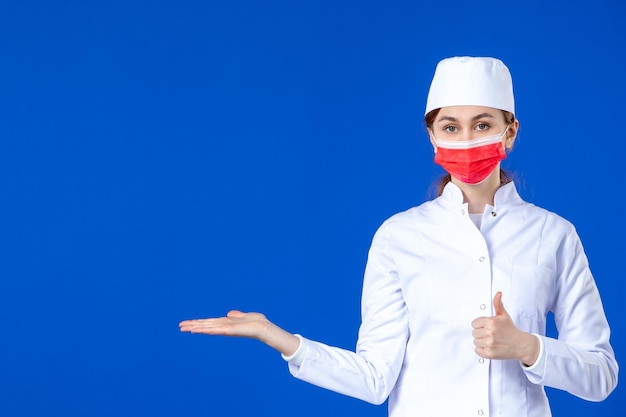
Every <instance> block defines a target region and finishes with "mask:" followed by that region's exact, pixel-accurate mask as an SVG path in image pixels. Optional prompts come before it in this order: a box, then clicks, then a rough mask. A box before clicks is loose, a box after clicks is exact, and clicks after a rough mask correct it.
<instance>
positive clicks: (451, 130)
mask: <svg viewBox="0 0 626 417" xmlns="http://www.w3.org/2000/svg"><path fill="white" fill-rule="evenodd" d="M443 130H444V131H446V132H448V133H454V132H456V126H446V127H444V128H443Z"/></svg>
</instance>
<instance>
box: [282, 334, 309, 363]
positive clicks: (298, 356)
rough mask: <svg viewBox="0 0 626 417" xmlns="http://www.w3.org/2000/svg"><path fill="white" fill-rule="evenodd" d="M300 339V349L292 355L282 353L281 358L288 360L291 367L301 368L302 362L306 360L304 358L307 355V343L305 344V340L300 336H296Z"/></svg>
mask: <svg viewBox="0 0 626 417" xmlns="http://www.w3.org/2000/svg"><path fill="white" fill-rule="evenodd" d="M294 336H296V337H297V338H298V339H300V344H299V345H298V349H296V351H295V352H294V353H293V354H292V355H291V356H285V355H283V354H282V353H281V356H282V357H283V359H284V360H286V361H287V362H288V363H289V364H290V365H294V366H300V365H301V364H302V361H303V360H304V356H305V355H306V343H304V338H303V337H302V336H300V335H299V334H295V335H294Z"/></svg>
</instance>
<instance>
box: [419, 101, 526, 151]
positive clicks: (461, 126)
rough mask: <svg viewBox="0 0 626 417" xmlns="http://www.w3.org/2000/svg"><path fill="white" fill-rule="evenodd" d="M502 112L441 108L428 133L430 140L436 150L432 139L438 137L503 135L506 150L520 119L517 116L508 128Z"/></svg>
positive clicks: (445, 138)
mask: <svg viewBox="0 0 626 417" xmlns="http://www.w3.org/2000/svg"><path fill="white" fill-rule="evenodd" d="M507 125H508V123H507V121H506V119H505V116H504V113H503V112H502V111H501V110H499V109H494V108H492V107H480V106H450V107H442V108H441V109H440V110H439V113H438V114H437V117H436V118H435V121H434V122H433V125H432V127H431V129H432V130H431V131H430V132H429V136H430V142H431V143H432V144H433V147H434V148H435V151H436V150H437V144H436V142H435V138H437V139H441V140H458V141H461V140H470V139H478V138H482V137H486V136H493V135H502V134H503V133H505V131H506V133H505V134H504V135H503V136H502V144H503V145H504V148H505V149H511V148H512V147H513V142H514V141H515V136H516V135H517V129H518V128H519V122H518V121H517V119H515V121H514V122H513V123H511V125H510V126H509V128H508V129H507Z"/></svg>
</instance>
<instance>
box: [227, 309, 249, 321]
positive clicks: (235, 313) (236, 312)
mask: <svg viewBox="0 0 626 417" xmlns="http://www.w3.org/2000/svg"><path fill="white" fill-rule="evenodd" d="M242 316H245V313H243V312H241V311H239V310H231V311H229V312H228V314H227V315H226V317H230V318H231V319H238V318H240V317H242Z"/></svg>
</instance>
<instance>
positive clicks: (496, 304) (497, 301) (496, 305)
mask: <svg viewBox="0 0 626 417" xmlns="http://www.w3.org/2000/svg"><path fill="white" fill-rule="evenodd" d="M493 309H494V312H495V313H496V316H508V315H509V313H507V311H506V309H505V308H504V303H503V302H502V291H498V292H497V293H496V295H495V297H493Z"/></svg>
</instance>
